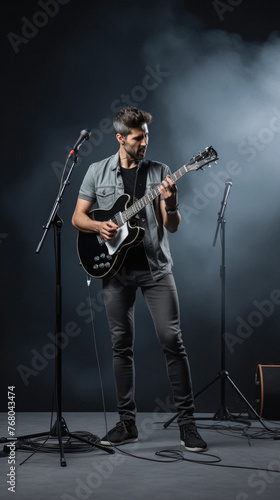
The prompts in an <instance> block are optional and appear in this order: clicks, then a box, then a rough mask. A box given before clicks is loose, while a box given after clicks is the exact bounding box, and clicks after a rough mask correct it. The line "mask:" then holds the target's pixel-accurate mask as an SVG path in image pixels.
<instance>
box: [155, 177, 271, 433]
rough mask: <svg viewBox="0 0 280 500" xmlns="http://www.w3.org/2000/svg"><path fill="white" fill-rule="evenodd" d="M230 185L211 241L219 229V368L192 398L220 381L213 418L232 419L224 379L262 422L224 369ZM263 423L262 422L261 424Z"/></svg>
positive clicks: (227, 184)
mask: <svg viewBox="0 0 280 500" xmlns="http://www.w3.org/2000/svg"><path fill="white" fill-rule="evenodd" d="M231 186H232V181H231V180H230V179H228V180H227V181H226V183H225V191H224V196H223V200H222V203H221V209H220V212H219V214H218V220H217V227H216V233H215V237H214V241H213V246H215V245H216V241H217V236H218V234H219V230H220V235H221V245H222V259H221V266H220V278H221V331H220V338H221V370H220V371H219V373H218V374H217V375H216V377H215V378H214V379H213V380H212V381H211V382H210V383H209V384H207V385H206V386H205V387H204V388H203V389H201V391H199V392H198V393H197V394H195V395H194V398H197V397H198V396H199V395H200V394H202V393H203V392H204V391H206V389H208V388H209V387H210V386H211V385H212V384H214V383H215V382H216V381H217V380H220V381H221V393H220V397H221V401H220V407H219V409H218V410H217V411H216V413H215V415H214V416H213V419H214V420H234V419H235V417H233V415H231V414H230V413H229V411H228V409H227V407H226V404H225V386H226V381H228V382H229V383H230V385H231V386H232V387H233V389H234V390H235V392H236V393H237V394H238V396H239V397H240V398H241V399H242V400H243V401H244V403H245V405H246V407H247V408H248V411H249V410H250V411H251V413H252V414H253V415H255V417H256V418H257V419H258V420H259V421H260V422H261V423H262V424H263V422H262V419H261V417H260V416H259V415H258V413H257V412H256V411H255V409H254V408H253V407H252V406H251V405H250V403H249V401H247V399H246V398H245V396H244V395H243V394H242V392H241V391H240V390H239V389H238V387H237V386H236V385H235V383H234V382H233V381H232V380H231V378H230V376H229V372H228V371H227V370H226V363H225V356H226V349H225V324H226V258H225V241H226V238H225V228H226V220H225V218H224V214H225V209H226V205H227V199H228V196H229V192H230V188H231ZM177 416H178V413H177V414H176V415H174V416H172V418H171V419H169V420H168V421H167V422H165V424H164V427H165V428H166V427H168V426H169V425H170V424H171V422H173V420H175V418H177ZM263 425H264V424H263Z"/></svg>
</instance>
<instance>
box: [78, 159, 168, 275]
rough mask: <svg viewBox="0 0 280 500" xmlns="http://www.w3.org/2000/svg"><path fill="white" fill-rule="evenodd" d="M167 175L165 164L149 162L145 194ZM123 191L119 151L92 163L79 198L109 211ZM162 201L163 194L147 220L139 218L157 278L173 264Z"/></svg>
mask: <svg viewBox="0 0 280 500" xmlns="http://www.w3.org/2000/svg"><path fill="white" fill-rule="evenodd" d="M167 174H170V170H169V168H168V167H167V166H166V165H164V164H163V163H159V162H155V161H149V168H148V173H147V182H146V191H145V193H147V192H148V191H151V190H152V189H153V188H155V187H156V186H158V185H159V184H160V183H161V181H162V180H163V179H165V177H166V175H167ZM122 194H124V185H123V181H122V175H121V171H120V167H119V153H116V154H115V155H113V156H110V157H109V158H105V159H104V160H101V161H99V162H97V163H92V165H90V167H89V168H88V171H87V173H86V175H85V177H84V180H83V182H82V185H81V188H80V191H79V198H82V199H83V200H87V201H90V202H92V203H93V204H94V203H96V202H97V204H98V207H99V208H102V209H106V210H107V209H110V208H111V207H112V205H113V203H114V202H115V200H116V199H117V198H118V197H119V196H121V195H122ZM159 202H160V196H158V197H157V198H155V200H154V201H153V202H152V203H149V204H148V205H147V206H146V208H145V210H146V219H144V218H143V219H140V220H141V226H142V227H144V229H145V236H144V240H143V243H144V248H145V252H146V255H147V259H148V262H149V266H150V270H151V273H152V276H153V278H154V279H155V280H156V279H159V278H161V277H162V276H164V275H165V274H166V273H168V272H170V271H171V267H172V265H173V262H172V257H171V254H170V248H169V241H168V235H167V231H166V229H165V228H164V227H163V224H162V217H161V213H160V207H159Z"/></svg>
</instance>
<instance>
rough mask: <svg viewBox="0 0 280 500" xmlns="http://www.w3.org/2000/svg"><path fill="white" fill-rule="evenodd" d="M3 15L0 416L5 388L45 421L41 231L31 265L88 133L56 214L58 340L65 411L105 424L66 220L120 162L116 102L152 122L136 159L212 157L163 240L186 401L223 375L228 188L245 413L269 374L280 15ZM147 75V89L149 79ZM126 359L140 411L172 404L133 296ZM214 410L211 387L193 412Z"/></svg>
mask: <svg viewBox="0 0 280 500" xmlns="http://www.w3.org/2000/svg"><path fill="white" fill-rule="evenodd" d="M42 5H48V8H49V9H50V10H49V11H48V12H49V14H47V13H46V11H45V13H44V9H43V8H42ZM58 6H59V8H58ZM42 12H43V15H42ZM40 13H41V14H40ZM1 17H2V47H3V50H2V68H1V69H2V71H1V80H2V83H3V90H2V93H1V97H2V120H1V122H2V141H1V142H2V162H1V163H2V168H1V175H2V181H1V204H2V206H1V214H2V218H1V226H0V236H1V238H0V252H1V285H2V286H1V292H2V297H1V311H2V314H1V327H2V328H1V330H2V335H1V337H2V344H1V345H2V348H1V354H2V361H1V372H2V374H1V387H2V389H1V394H2V396H1V404H2V407H1V410H2V411H6V403H5V401H6V390H7V386H8V385H15V386H16V398H17V410H18V411H41V410H42V411H48V410H50V409H51V407H52V393H53V388H54V367H55V360H54V356H53V334H54V331H55V252H54V234H55V233H54V231H53V230H52V229H51V230H50V231H49V233H48V235H47V238H46V239H45V242H44V245H43V247H42V250H41V252H40V253H39V254H36V248H37V245H38V243H39V241H40V239H41V237H42V234H43V230H42V226H43V225H44V224H45V223H46V221H47V219H48V215H49V212H50V210H51V207H52V204H53V202H54V200H55V198H56V195H57V191H58V186H59V179H60V175H61V172H62V165H63V163H64V161H65V158H66V154H67V152H68V151H69V148H71V147H72V146H73V144H74V143H75V142H76V140H77V139H78V137H79V133H80V131H81V130H82V129H85V128H88V129H90V130H91V131H92V135H91V138H90V140H89V141H87V142H86V143H85V144H84V146H83V147H82V148H81V150H80V155H79V162H78V164H77V165H76V167H75V169H74V171H73V173H72V176H71V183H70V186H69V187H67V189H66V191H65V194H64V197H63V201H62V204H61V208H60V212H59V213H60V216H61V217H62V219H63V221H64V224H63V230H62V284H63V330H64V331H65V332H67V333H65V336H64V339H65V345H64V346H63V351H62V369H63V410H65V411H83V410H85V411H92V410H93V411H100V410H101V409H102V402H101V390H100V384H99V378H98V370H97V361H96V355H95V348H94V338H93V332H92V326H91V323H90V310H89V304H88V288H87V285H86V276H85V273H84V271H83V270H82V269H81V268H80V266H79V263H78V258H77V254H76V231H75V229H74V228H73V227H72V226H71V216H72V212H73V209H74V206H75V203H76V197H77V193H78V189H79V186H80V184H81V182H82V179H83V176H84V175H85V173H86V170H87V167H88V166H89V164H90V163H92V162H93V161H97V160H100V159H102V158H104V157H107V156H110V155H111V154H113V153H115V152H116V150H117V142H116V140H115V137H114V134H113V132H110V131H109V129H110V128H111V123H112V118H113V116H114V110H115V109H116V108H119V107H120V106H121V105H126V102H124V100H127V99H130V101H129V102H131V103H132V104H135V105H137V106H139V107H141V108H143V109H146V110H148V111H150V112H151V113H152V114H153V116H154V120H153V123H152V124H151V126H150V145H149V149H148V154H147V157H148V158H151V159H154V160H159V161H162V162H164V163H167V164H168V165H169V166H170V168H171V170H172V171H175V170H177V169H178V168H179V167H180V166H181V165H183V164H185V163H186V162H187V161H188V160H189V159H190V158H191V157H192V156H193V155H196V154H197V153H198V152H199V151H200V150H203V149H204V148H205V147H206V146H210V145H213V147H214V148H215V149H217V151H218V154H219V162H218V165H217V166H215V165H212V168H211V169H208V168H207V169H206V171H205V172H204V173H202V172H191V173H189V174H187V175H186V176H185V177H184V178H183V179H181V180H180V181H179V183H178V188H179V195H180V209H181V213H182V223H181V226H180V230H179V231H178V233H176V234H174V235H171V237H170V242H171V248H172V253H173V258H174V263H175V265H174V274H175V278H176V281H177V285H178V291H179V297H180V304H181V315H182V330H183V335H184V339H185V344H186V347H187V350H188V353H189V357H190V362H191V368H192V374H193V383H194V389H195V392H197V391H199V390H200V389H201V388H202V387H204V386H205V385H206V384H207V383H208V382H209V381H210V380H212V379H213V378H214V377H215V376H216V374H217V373H218V372H219V370H220V366H221V365H220V352H221V345H220V342H221V335H220V297H221V289H220V276H219V272H220V264H221V244H220V239H219V238H218V240H217V244H216V246H215V247H213V239H214V234H215V230H216V223H217V215H218V211H219V209H220V205H221V200H222V197H223V193H224V186H225V181H226V180H227V179H228V178H231V180H232V189H231V192H230V195H229V198H228V205H227V209H226V266H227V275H226V340H227V344H226V367H227V369H228V370H229V372H230V375H231V377H232V379H233V380H234V381H235V383H236V384H237V385H238V387H239V388H240V390H241V391H242V392H243V393H244V395H245V396H246V397H248V398H249V400H250V402H251V403H252V404H253V403H254V398H255V386H254V376H255V371H256V367H257V365H258V364H259V363H260V364H270V363H274V364H280V357H279V309H280V304H279V302H280V300H279V297H278V294H277V292H276V290H279V289H280V283H279V243H280V238H279V232H280V224H279V209H280V200H279V184H280V175H279V133H280V100H279V97H280V86H279V81H280V80H279V77H280V64H279V49H280V36H279V33H278V31H277V30H278V26H279V22H278V19H279V6H277V3H276V2H275V3H274V2H269V3H267V2H264V1H263V2H258V3H257V4H256V2H252V1H251V2H249V1H246V0H244V1H239V2H238V1H233V0H231V1H230V0H225V1H224V2H218V4H217V2H211V1H197V0H196V1H184V2H183V1H179V0H176V1H175V0H174V1H166V2H164V1H155V0H154V1H153V2H151V1H149V2H147V1H144V0H143V1H141V2H138V1H133V2H131V1H126V0H121V1H119V2H112V1H108V0H104V1H103V2H98V3H95V2H90V1H85V0H79V1H78V0H69V1H68V2H67V1H65V0H64V2H60V4H59V3H58V2H55V3H54V2H50V3H48V2H47V1H45V2H44V0H43V1H42V2H41V4H40V2H35V1H30V2H28V5H26V3H24V2H20V1H11V2H9V4H8V3H7V2H6V4H5V6H2V15H1ZM29 23H32V24H33V28H32V25H31V26H30V24H29ZM34 23H35V27H34ZM36 24H37V28H36ZM39 24H40V27H38V25H39ZM27 25H28V26H29V27H28V28H27V27H26V26H27ZM11 33H14V35H11ZM18 36H21V37H24V38H22V39H20V38H16V37H18ZM13 37H14V38H13ZM11 40H13V44H14V45H13V44H12V42H11ZM15 40H16V41H17V42H15ZM24 41H25V42H26V43H24ZM16 51H17V53H16ZM151 71H154V72H155V73H156V74H157V77H156V78H154V79H153V78H152V77H149V78H148V76H147V75H149V74H151ZM147 82H148V85H147ZM152 83H153V85H152ZM151 87H153V88H151ZM124 95H125V96H127V97H124ZM121 101H122V102H121ZM127 102H128V101H127ZM104 119H106V120H105V121H104ZM100 285H101V283H100V281H99V280H93V281H92V284H91V288H90V295H91V297H92V299H93V317H94V330H95V336H96V343H97V350H98V357H99V362H100V366H101V372H102V381H103V385H104V391H105V400H106V407H107V409H108V410H114V409H115V396H114V381H113V374H112V369H111V345H110V339H109V333H108V328H107V321H106V316H105V313H104V309H103V305H102V297H101V292H100ZM241 324H242V325H243V326H242V327H241V326H240V325H241ZM71 332H72V334H73V333H74V336H73V335H71ZM135 352H136V378H137V387H136V388H137V403H138V408H139V410H140V411H152V410H154V409H155V408H156V407H157V406H158V405H159V406H161V407H162V408H164V405H165V403H166V402H167V403H168V398H169V397H170V388H169V384H168V381H167V377H166V373H165V366H164V360H163V356H162V353H161V350H160V348H159V346H158V343H157V339H156V337H155V334H154V330H153V325H152V322H151V319H150V317H149V313H148V312H147V309H146V306H145V304H144V303H143V299H142V297H141V295H140V294H139V299H138V304H137V309H136V346H135ZM226 392H227V405H228V406H229V408H230V409H231V410H233V411H239V410H240V411H242V410H243V409H244V405H243V403H241V401H240V400H239V398H238V397H237V396H236V395H235V394H233V392H232V390H231V389H230V388H229V387H228V386H227V391H226ZM219 401H220V384H219V383H217V384H214V386H212V388H211V389H209V390H207V391H206V392H205V393H204V394H202V395H201V396H200V397H199V398H197V401H196V408H197V410H198V411H215V410H216V409H217V408H218V407H219V404H220V403H219ZM159 402H160V403H159Z"/></svg>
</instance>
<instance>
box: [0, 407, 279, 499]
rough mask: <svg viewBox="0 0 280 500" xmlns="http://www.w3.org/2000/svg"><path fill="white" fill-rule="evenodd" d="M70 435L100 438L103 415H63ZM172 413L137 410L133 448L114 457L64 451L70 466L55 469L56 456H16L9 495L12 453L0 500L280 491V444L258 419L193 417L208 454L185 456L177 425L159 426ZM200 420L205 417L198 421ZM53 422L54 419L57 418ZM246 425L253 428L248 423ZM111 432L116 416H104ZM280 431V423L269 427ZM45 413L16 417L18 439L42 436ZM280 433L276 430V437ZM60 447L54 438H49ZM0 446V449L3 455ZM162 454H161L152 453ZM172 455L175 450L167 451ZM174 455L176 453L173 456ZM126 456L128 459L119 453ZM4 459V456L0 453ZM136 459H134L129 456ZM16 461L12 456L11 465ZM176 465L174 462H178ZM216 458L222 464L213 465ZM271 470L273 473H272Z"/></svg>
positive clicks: (267, 494) (248, 495)
mask: <svg viewBox="0 0 280 500" xmlns="http://www.w3.org/2000/svg"><path fill="white" fill-rule="evenodd" d="M63 417H64V419H65V422H66V424H67V427H68V429H69V431H70V432H71V433H75V432H76V431H86V432H90V433H92V434H94V435H97V436H99V437H102V436H103V435H104V434H105V422H104V415H103V414H102V413H65V414H63ZM169 417H170V414H169V415H167V414H164V413H157V414H154V413H140V414H138V418H137V425H138V429H139V441H138V443H134V444H129V445H126V446H122V447H120V450H116V451H115V453H114V454H108V453H106V452H105V451H103V450H99V449H94V450H92V451H82V450H80V449H79V450H78V451H77V452H72V453H70V452H69V451H67V452H65V458H66V462H67V466H65V467H62V466H61V465H60V452H59V451H54V452H53V453H46V452H38V453H36V454H35V455H33V456H31V457H30V458H29V459H28V460H27V461H26V462H25V463H24V464H22V465H20V463H21V462H22V461H24V460H25V459H26V458H27V457H29V456H30V453H29V452H25V451H19V450H17V451H16V465H15V484H16V486H15V493H14V492H12V491H9V490H8V487H9V484H8V483H7V480H8V478H9V476H7V474H8V473H9V472H10V466H11V464H9V456H2V457H1V462H0V469H1V473H0V474H1V476H0V481H1V483H0V487H1V490H0V498H3V499H5V500H6V499H11V498H18V499H24V500H25V499H26V500H30V499H36V500H41V499H47V498H51V499H55V500H77V499H78V500H87V499H90V500H91V499H100V500H101V499H102V500H103V499H104V500H105V499H106V500H113V499H114V500H120V499H129V500H130V499H138V498H141V499H142V498H144V499H148V500H165V499H168V500H173V499H174V500H175V499H183V498H184V499H192V500H193V499H200V500H204V499H205V500H206V499H211V500H212V499H213V500H214V499H215V500H217V499H229V500H249V499H262V500H265V499H272V500H274V499H275V500H276V499H278V498H279V492H280V441H279V440H275V439H273V434H271V433H267V432H264V431H265V428H264V427H263V426H262V424H261V423H259V422H258V421H256V420H247V418H245V424H240V423H233V422H229V421H223V422H221V421H213V419H212V417H213V415H201V414H200V415H197V417H198V420H197V423H198V426H199V429H200V432H201V434H202V436H203V437H204V439H205V440H206V441H207V442H208V446H209V449H208V451H207V452H206V453H204V454H196V453H190V452H187V450H185V448H183V447H182V446H181V445H180V442H179V432H178V428H177V425H176V423H172V424H171V425H170V426H169V427H168V428H166V429H165V428H164V427H163V422H166V420H168V418H169ZM200 417H202V418H201V419H200ZM54 420H56V416H55V417H54ZM0 421H1V433H0V434H1V437H2V436H4V437H7V415H6V414H3V413H2V414H0ZM246 421H247V425H248V424H251V426H250V427H247V425H246ZM107 422H108V426H109V428H111V427H112V426H113V425H114V424H115V423H116V422H117V416H116V415H115V414H113V413H108V414H107ZM266 425H267V426H268V427H269V428H271V429H272V428H274V429H275V428H277V427H278V429H279V431H280V422H274V423H272V422H266ZM49 428H50V414H48V413H18V414H17V416H16V431H17V436H22V435H26V434H29V433H32V434H33V433H36V432H45V431H47V430H48V429H49ZM278 435H280V432H279V434H278ZM47 443H48V444H50V445H52V446H56V445H57V439H56V438H55V439H54V440H48V442H47ZM3 446H4V445H3V444H1V451H2V450H3ZM9 449H11V448H9ZM162 450H167V453H168V455H167V456H166V457H160V456H158V455H156V454H155V453H156V452H159V451H162ZM171 450H174V452H172V454H170V453H171ZM175 451H176V454H175ZM123 452H128V453H129V454H124V453H123ZM2 454H3V452H2ZM133 455H134V456H133ZM12 458H13V456H12V454H11V458H10V460H11V459H12ZM175 458H176V459H177V461H171V460H175ZM218 459H220V461H219V462H218ZM273 471H275V472H273Z"/></svg>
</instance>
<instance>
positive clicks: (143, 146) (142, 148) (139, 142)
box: [123, 123, 149, 163]
mask: <svg viewBox="0 0 280 500" xmlns="http://www.w3.org/2000/svg"><path fill="white" fill-rule="evenodd" d="M123 140H124V143H123V148H124V150H125V151H126V153H127V155H128V156H129V157H130V158H131V159H133V160H135V161H137V163H138V162H139V161H140V160H143V158H144V157H145V154H146V150H147V147H148V142H149V131H148V125H147V124H146V123H144V124H143V125H142V127H139V128H132V129H131V131H130V134H128V135H127V137H123Z"/></svg>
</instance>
